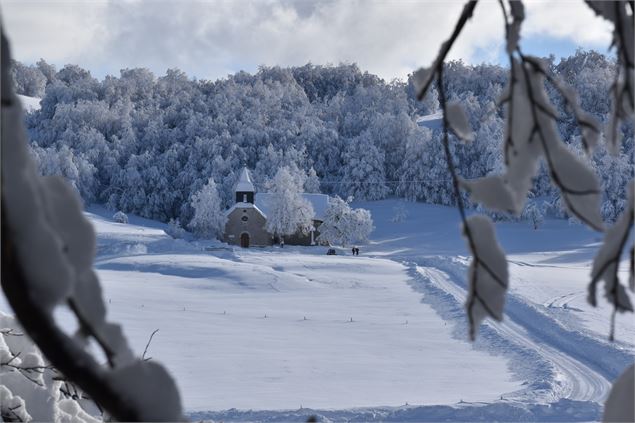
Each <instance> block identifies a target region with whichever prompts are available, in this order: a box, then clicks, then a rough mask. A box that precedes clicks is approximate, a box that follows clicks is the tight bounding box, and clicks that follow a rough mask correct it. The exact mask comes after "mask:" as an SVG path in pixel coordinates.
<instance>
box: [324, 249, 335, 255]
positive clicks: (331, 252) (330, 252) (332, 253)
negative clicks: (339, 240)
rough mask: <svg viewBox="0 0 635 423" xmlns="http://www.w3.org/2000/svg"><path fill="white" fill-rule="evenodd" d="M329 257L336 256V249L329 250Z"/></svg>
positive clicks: (327, 253)
mask: <svg viewBox="0 0 635 423" xmlns="http://www.w3.org/2000/svg"><path fill="white" fill-rule="evenodd" d="M326 255H327V256H336V255H337V252H336V251H335V249H334V248H329V249H328V251H327V252H326Z"/></svg>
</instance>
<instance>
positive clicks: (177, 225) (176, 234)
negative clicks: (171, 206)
mask: <svg viewBox="0 0 635 423" xmlns="http://www.w3.org/2000/svg"><path fill="white" fill-rule="evenodd" d="M165 233H166V234H168V235H170V236H171V237H172V238H174V239H181V238H185V234H186V233H187V232H186V231H185V229H183V228H182V227H181V222H179V219H176V220H175V219H170V221H169V222H168V227H167V228H166V229H165Z"/></svg>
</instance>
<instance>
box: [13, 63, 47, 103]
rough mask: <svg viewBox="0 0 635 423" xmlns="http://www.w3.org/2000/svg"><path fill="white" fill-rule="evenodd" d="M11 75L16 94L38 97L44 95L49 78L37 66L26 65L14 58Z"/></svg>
mask: <svg viewBox="0 0 635 423" xmlns="http://www.w3.org/2000/svg"><path fill="white" fill-rule="evenodd" d="M11 76H12V79H13V83H14V87H15V92H16V94H22V95H25V96H28V97H38V98H42V97H43V96H44V88H45V87H46V82H47V79H46V76H44V74H43V73H42V71H41V70H40V69H39V68H38V67H37V66H25V65H23V64H22V63H20V62H17V61H15V60H12V61H11Z"/></svg>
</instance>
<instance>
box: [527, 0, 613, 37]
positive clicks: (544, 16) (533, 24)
mask: <svg viewBox="0 0 635 423" xmlns="http://www.w3.org/2000/svg"><path fill="white" fill-rule="evenodd" d="M523 32H524V33H525V34H526V35H527V36H531V35H537V34H540V35H542V36H551V37H555V38H560V39H569V40H571V41H574V42H576V43H578V44H580V45H584V46H589V47H595V48H606V47H607V46H608V45H609V44H610V42H611V25H610V24H609V23H608V21H605V20H604V19H602V18H600V17H597V16H595V13H593V11H592V10H591V9H590V8H589V7H586V6H585V5H584V4H582V2H581V1H577V0H559V1H547V0H532V1H529V2H528V3H527V23H526V24H525V25H524V28H523Z"/></svg>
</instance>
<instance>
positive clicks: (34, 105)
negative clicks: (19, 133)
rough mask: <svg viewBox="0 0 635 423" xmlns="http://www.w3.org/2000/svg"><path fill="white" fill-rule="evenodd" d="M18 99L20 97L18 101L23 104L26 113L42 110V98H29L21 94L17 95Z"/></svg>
mask: <svg viewBox="0 0 635 423" xmlns="http://www.w3.org/2000/svg"><path fill="white" fill-rule="evenodd" d="M16 97H18V99H20V103H21V104H22V107H23V108H24V111H25V112H26V113H30V112H34V111H36V110H40V101H42V99H41V98H37V97H27V96H25V95H21V94H17V95H16Z"/></svg>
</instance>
